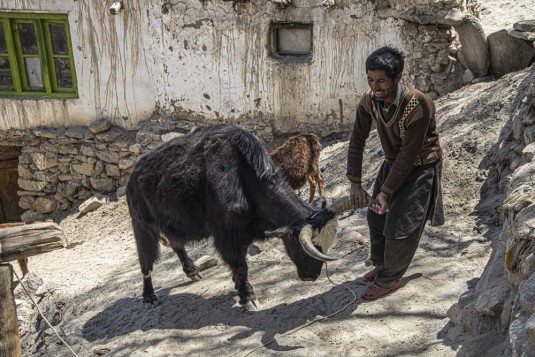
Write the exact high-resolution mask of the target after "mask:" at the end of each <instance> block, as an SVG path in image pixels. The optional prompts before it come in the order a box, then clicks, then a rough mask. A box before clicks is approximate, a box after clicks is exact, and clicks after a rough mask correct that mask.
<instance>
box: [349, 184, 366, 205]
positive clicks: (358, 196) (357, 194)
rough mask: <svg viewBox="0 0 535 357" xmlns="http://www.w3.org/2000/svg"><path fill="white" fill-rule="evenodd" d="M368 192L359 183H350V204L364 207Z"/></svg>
mask: <svg viewBox="0 0 535 357" xmlns="http://www.w3.org/2000/svg"><path fill="white" fill-rule="evenodd" d="M368 197H369V195H368V192H366V190H365V189H363V188H362V186H361V185H360V184H359V183H353V182H352V183H351V193H350V198H351V204H352V205H353V207H356V208H364V207H366V206H367V205H368Z"/></svg>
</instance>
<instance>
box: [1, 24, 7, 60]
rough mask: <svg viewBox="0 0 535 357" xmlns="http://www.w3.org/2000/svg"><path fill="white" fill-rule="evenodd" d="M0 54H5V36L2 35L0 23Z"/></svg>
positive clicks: (2, 26) (2, 30) (2, 28)
mask: <svg viewBox="0 0 535 357" xmlns="http://www.w3.org/2000/svg"><path fill="white" fill-rule="evenodd" d="M0 53H7V45H6V35H5V34H4V24H2V23H0Z"/></svg>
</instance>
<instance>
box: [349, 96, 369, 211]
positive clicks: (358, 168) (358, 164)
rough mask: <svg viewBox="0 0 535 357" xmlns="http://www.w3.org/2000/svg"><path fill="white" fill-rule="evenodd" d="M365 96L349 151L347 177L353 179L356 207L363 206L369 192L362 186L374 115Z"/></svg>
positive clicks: (361, 103) (358, 110) (358, 112)
mask: <svg viewBox="0 0 535 357" xmlns="http://www.w3.org/2000/svg"><path fill="white" fill-rule="evenodd" d="M364 100H365V97H363V98H362V99H361V101H360V103H359V106H358V108H357V117H356V119H355V123H354V125H353V131H352V133H351V138H350V139H349V148H348V153H347V174H346V176H347V178H348V179H349V181H351V191H350V197H351V202H352V204H353V205H355V206H356V207H363V206H364V204H365V202H366V201H365V200H366V199H367V196H368V194H367V192H366V191H365V190H364V189H363V188H362V186H361V183H362V161H363V156H364V146H365V145H366V139H368V136H369V135H370V130H371V126H372V117H371V115H370V113H368V112H367V111H366V109H365V107H364V104H363V101H364Z"/></svg>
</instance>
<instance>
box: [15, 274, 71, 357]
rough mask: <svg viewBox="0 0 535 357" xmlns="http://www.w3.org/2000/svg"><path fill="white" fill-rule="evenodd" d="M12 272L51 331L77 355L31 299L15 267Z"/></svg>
mask: <svg viewBox="0 0 535 357" xmlns="http://www.w3.org/2000/svg"><path fill="white" fill-rule="evenodd" d="M13 273H14V274H15V276H16V277H17V280H18V281H19V283H20V285H21V286H22V288H23V289H24V291H25V292H26V295H28V297H29V298H30V300H31V301H32V303H33V305H34V306H35V307H36V308H37V311H39V315H41V317H42V318H43V320H45V322H46V323H47V325H48V326H50V328H51V329H52V331H54V333H55V334H56V336H58V338H59V339H60V341H61V342H63V344H64V345H65V346H67V348H68V349H69V351H71V353H72V355H73V356H75V357H78V355H77V354H76V353H75V352H74V351H73V350H72V348H71V346H69V344H68V343H67V342H65V340H64V339H62V338H61V336H60V335H59V334H58V332H57V331H56V329H55V328H54V326H52V324H51V323H50V321H48V319H47V318H46V317H45V315H43V312H42V311H41V308H40V307H39V305H37V303H36V302H35V300H34V299H33V297H32V295H31V294H30V292H29V291H28V289H26V286H25V285H24V283H23V282H22V279H21V278H20V277H19V275H18V274H17V272H16V271H15V269H13Z"/></svg>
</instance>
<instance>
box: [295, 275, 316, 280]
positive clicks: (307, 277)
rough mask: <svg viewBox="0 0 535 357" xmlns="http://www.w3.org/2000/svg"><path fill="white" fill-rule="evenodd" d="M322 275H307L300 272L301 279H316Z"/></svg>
mask: <svg viewBox="0 0 535 357" xmlns="http://www.w3.org/2000/svg"><path fill="white" fill-rule="evenodd" d="M319 276H320V275H319V274H317V275H305V274H299V279H301V280H303V281H316V279H318V277H319Z"/></svg>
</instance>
